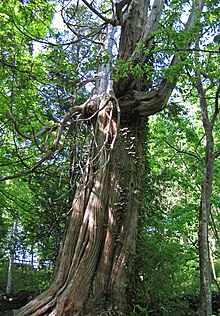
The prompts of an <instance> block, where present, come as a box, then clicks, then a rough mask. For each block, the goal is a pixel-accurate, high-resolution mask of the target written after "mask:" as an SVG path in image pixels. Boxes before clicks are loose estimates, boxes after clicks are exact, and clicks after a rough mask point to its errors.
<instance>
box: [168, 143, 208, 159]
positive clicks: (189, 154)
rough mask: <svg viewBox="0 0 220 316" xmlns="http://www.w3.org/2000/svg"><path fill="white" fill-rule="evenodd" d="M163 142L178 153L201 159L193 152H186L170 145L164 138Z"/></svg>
mask: <svg viewBox="0 0 220 316" xmlns="http://www.w3.org/2000/svg"><path fill="white" fill-rule="evenodd" d="M164 142H165V143H166V144H167V145H168V146H169V147H170V148H172V149H174V150H175V151H177V152H178V153H180V154H184V155H188V156H191V157H193V158H196V159H197V160H199V161H201V160H202V159H201V158H200V157H199V156H197V155H195V154H193V153H190V152H188V151H185V150H180V149H178V148H176V147H175V146H173V145H171V144H170V143H169V142H168V141H167V140H166V139H165V140H164Z"/></svg>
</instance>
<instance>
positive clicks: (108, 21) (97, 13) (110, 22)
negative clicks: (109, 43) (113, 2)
mask: <svg viewBox="0 0 220 316" xmlns="http://www.w3.org/2000/svg"><path fill="white" fill-rule="evenodd" d="M82 2H83V3H85V5H86V6H87V7H88V8H89V9H90V10H91V11H92V12H93V13H95V14H96V15H97V16H98V17H99V18H100V19H102V20H103V21H104V22H106V23H108V24H112V25H113V26H117V20H115V19H114V20H113V19H108V18H106V17H105V16H104V15H102V14H101V13H100V12H99V11H98V10H97V9H96V8H94V7H93V6H92V5H91V4H90V3H89V2H88V1H86V0H82Z"/></svg>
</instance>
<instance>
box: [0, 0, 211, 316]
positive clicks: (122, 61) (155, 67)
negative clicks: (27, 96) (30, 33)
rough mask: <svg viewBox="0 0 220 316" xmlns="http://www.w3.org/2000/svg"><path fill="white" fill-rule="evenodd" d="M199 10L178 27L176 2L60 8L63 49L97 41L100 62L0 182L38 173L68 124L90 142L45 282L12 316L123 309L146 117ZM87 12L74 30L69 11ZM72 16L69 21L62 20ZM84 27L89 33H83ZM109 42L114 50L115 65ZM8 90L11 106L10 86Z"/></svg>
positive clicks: (175, 73)
mask: <svg viewBox="0 0 220 316" xmlns="http://www.w3.org/2000/svg"><path fill="white" fill-rule="evenodd" d="M82 4H84V5H82ZM204 5H205V4H204V2H203V1H201V0H197V1H195V2H194V3H193V5H192V7H191V8H190V10H189V17H188V20H187V22H185V23H184V22H183V18H182V12H183V11H184V10H185V9H186V3H185V2H184V1H178V2H177V1H171V3H170V4H169V5H167V4H165V1H163V0H155V1H154V3H153V5H152V7H150V3H149V2H148V1H146V0H140V1H134V0H133V1H132V0H122V1H115V3H109V2H108V1H106V2H105V3H104V4H99V2H97V3H94V2H92V3H89V2H87V1H86V0H82V3H80V2H78V3H77V4H76V5H73V6H72V7H71V9H68V10H67V15H66V16H67V20H66V25H67V26H68V27H69V28H70V29H71V30H72V32H73V34H74V35H75V41H72V43H73V44H78V43H79V41H80V40H82V39H87V40H90V41H91V42H92V43H95V42H96V40H97V34H98V39H99V40H100V39H101V38H102V42H101V44H100V42H99V45H101V47H102V54H104V52H105V51H107V52H108V53H107V54H104V58H103V59H102V60H101V63H100V66H99V67H98V68H99V69H97V72H98V75H97V76H95V77H93V78H91V77H90V78H85V79H86V80H85V81H81V82H78V83H77V82H76V83H75V89H74V91H73V106H72V107H71V108H70V111H69V112H68V113H67V114H66V115H65V116H64V117H63V119H62V120H61V121H60V122H59V124H58V125H56V126H54V127H50V126H49V127H47V126H43V128H42V129H41V130H40V131H39V132H38V133H33V132H32V135H31V136H29V138H30V139H34V140H35V139H36V138H37V137H39V136H41V135H44V134H45V133H46V132H47V133H48V136H49V135H51V134H52V132H53V131H56V136H55V137H54V140H53V141H51V142H50V144H49V146H48V147H47V148H46V150H45V154H44V156H43V157H42V158H41V159H39V160H38V162H37V163H36V165H35V166H34V167H32V168H29V169H27V170H26V171H21V172H18V173H17V174H16V175H7V176H5V177H4V178H2V180H6V179H11V178H13V177H17V176H22V175H25V174H29V173H30V172H33V171H35V170H36V169H37V168H38V167H39V166H41V165H42V164H43V163H44V162H45V161H46V159H48V158H50V157H51V156H52V155H53V153H54V151H56V150H57V149H58V148H59V143H60V139H61V136H62V132H63V131H64V129H65V127H66V124H67V122H68V121H69V120H70V119H72V120H75V121H77V120H79V119H80V120H84V121H85V122H89V123H90V124H91V127H92V129H93V138H92V141H91V145H90V150H89V154H88V159H87V162H86V166H85V172H84V176H83V179H82V180H81V182H80V184H79V185H78V188H77V190H76V193H75V197H74V199H73V203H72V207H71V210H70V214H69V220H68V224H67V228H66V231H65V234H64V238H63V241H62V243H61V246H60V252H59V257H58V263H57V269H56V273H55V278H54V281H53V283H52V285H51V286H50V288H49V289H48V290H47V291H46V292H44V293H42V294H41V295H40V296H39V297H37V298H36V299H35V300H33V301H31V302H30V303H29V304H28V305H27V306H25V307H24V308H22V309H21V310H20V311H18V312H17V315H18V316H19V315H20V316H25V315H50V316H52V315H53V316H55V315H57V316H58V315H70V314H71V315H79V314H81V315H95V314H97V315H98V314H102V315H103V314H104V313H106V314H109V313H112V314H116V315H123V314H126V313H128V312H129V309H128V310H127V308H128V307H129V304H128V301H129V298H128V296H127V295H128V292H129V291H128V290H129V278H130V275H131V273H132V266H133V264H134V257H135V252H136V236H137V222H138V214H139V210H140V209H141V206H142V202H141V201H142V197H143V194H142V188H143V181H144V180H143V179H144V172H145V127H146V122H147V117H148V116H149V115H153V114H155V113H157V112H158V111H161V110H162V109H163V108H164V107H165V105H166V103H167V101H168V99H169V97H170V95H171V93H172V91H173V90H174V88H175V86H176V83H177V81H178V79H179V77H180V75H181V73H182V71H183V68H184V64H185V63H184V62H183V61H182V57H181V54H180V50H181V51H182V50H183V51H184V52H186V53H187V51H190V50H191V48H192V44H193V43H195V42H196V41H197V39H198V38H200V37H201V36H202V27H203V25H202V23H201V22H200V18H201V15H202V10H203V7H204ZM87 7H88V8H89V10H90V18H91V16H92V17H95V18H96V20H97V21H98V23H96V25H94V24H93V25H91V24H90V25H89V23H87V25H85V28H84V29H83V27H82V26H80V27H79V25H78V24H77V23H78V21H77V18H78V15H77V13H76V12H80V10H83V11H81V12H88V11H87V9H86V8H87ZM64 8H65V6H63V8H62V14H63V16H64V19H65V14H64ZM177 8H178V9H177ZM21 9H22V8H20V7H19V8H18V9H17V10H18V12H20V11H19V10H21ZM21 11H22V10H21ZM173 11H175V12H176V13H178V18H176V16H174V15H173V13H172V12H173ZM71 12H72V16H73V21H72V20H71V19H69V18H68V17H69V15H70V13H71ZM91 12H92V13H91ZM76 21H77V23H75V22H76ZM97 24H98V25H97ZM166 24H167V25H166ZM183 24H184V27H183V26H182V25H183ZM76 25H77V26H76ZM89 26H90V27H91V28H90V32H88V31H86V29H88V27H89ZM164 26H165V28H164ZM167 26H168V28H166V27H167ZM173 29H174V30H175V31H174V33H176V34H175V36H174V33H173V32H172V30H173ZM118 33H120V35H118ZM103 37H104V41H103ZM175 38H176V42H175ZM170 39H171V42H172V44H173V46H172V47H171V49H170V50H169V47H168V50H167V49H166V47H165V45H164V43H163V41H164V40H166V42H167V43H169V41H170ZM115 43H116V44H117V43H119V48H118V52H117V55H118V57H117V59H116V60H115V59H114V54H115V50H116V49H117V45H115ZM59 45H60V43H58V49H59V47H60V46H59ZM78 57H79V55H78ZM96 65H97V63H96ZM76 68H77V67H76ZM80 75H81V74H80V73H79V74H78V77H79V76H80ZM73 80H74V79H73ZM89 81H90V82H93V81H96V85H95V93H94V94H93V95H92V96H91V97H90V98H89V99H88V100H87V101H86V102H84V103H83V104H81V105H78V104H77V102H78V101H77V98H76V95H75V94H76V92H77V89H79V88H80V87H82V86H83V85H84V84H85V83H88V82H89ZM12 82H13V80H12ZM10 91H11V99H12V97H13V95H14V94H13V91H14V89H13V84H12V88H11V89H10ZM13 102H14V100H13ZM13 102H11V107H12V103H13ZM11 114H12V113H11ZM11 119H12V122H13V123H14V128H15V129H16V130H17V132H19V133H20V136H25V135H24V133H21V131H20V130H19V128H18V125H17V122H16V120H15V118H14V117H13V115H11ZM48 131H49V132H48Z"/></svg>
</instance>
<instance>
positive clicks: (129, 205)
mask: <svg viewBox="0 0 220 316" xmlns="http://www.w3.org/2000/svg"><path fill="white" fill-rule="evenodd" d="M104 102H105V96H103V100H101V102H100V108H102V106H103V103H104ZM109 108H110V105H109V104H108V106H107V105H106V107H105V108H104V109H102V110H101V111H100V112H99V114H98V117H97V123H96V125H95V127H94V128H95V135H94V139H93V143H92V146H91V151H90V156H89V159H88V164H87V172H86V175H85V178H84V179H83V181H82V183H81V184H80V186H79V188H78V190H77V192H76V196H75V198H74V201H73V204H72V209H71V214H70V218H69V223H68V227H67V230H66V233H65V238H64V240H63V243H62V245H61V248H60V255H59V261H58V267H57V271H56V277H55V279H54V282H53V284H52V285H51V287H50V288H49V289H48V290H47V291H46V292H45V293H43V294H41V295H40V296H39V297H37V298H36V299H35V300H34V301H32V302H30V303H29V304H28V305H27V306H25V307H24V308H23V309H21V310H20V311H19V312H18V313H17V314H16V315H17V316H21V315H22V316H25V315H35V316H37V315H50V316H52V315H53V316H55V315H56V316H58V315H63V316H64V315H70V314H71V315H75V314H76V315H78V314H77V313H79V314H80V315H96V314H97V315H98V314H99V311H102V312H103V311H106V312H107V311H112V312H113V311H114V312H115V313H116V314H115V315H117V313H118V315H119V313H124V312H125V310H126V308H127V306H126V302H127V298H126V293H127V289H128V286H129V275H130V272H131V268H132V262H133V260H134V254H135V240H136V228H137V217H138V208H139V206H140V200H141V187H142V185H141V182H142V176H143V172H144V148H145V145H144V139H145V133H144V124H143V120H142V119H141V118H140V117H139V116H136V117H133V118H132V120H128V119H123V118H122V121H121V126H120V129H119V130H118V136H117V141H116V144H115V146H114V148H111V144H112V140H113V138H114V134H115V132H116V118H115V117H114V116H112V117H111V115H112V114H113V107H112V109H109ZM102 315H103V314H102Z"/></svg>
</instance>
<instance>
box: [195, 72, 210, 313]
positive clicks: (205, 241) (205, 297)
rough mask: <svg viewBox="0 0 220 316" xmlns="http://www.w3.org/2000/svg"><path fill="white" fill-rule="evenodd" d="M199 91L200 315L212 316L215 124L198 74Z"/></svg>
mask: <svg viewBox="0 0 220 316" xmlns="http://www.w3.org/2000/svg"><path fill="white" fill-rule="evenodd" d="M197 90H198V93H199V98H200V107H201V115H202V122H203V128H204V131H205V137H206V148H205V157H204V159H203V178H202V190H201V199H200V214H199V236H198V238H199V262H200V302H199V314H200V315H201V316H212V289H211V265H210V250H209V220H210V214H211V202H210V199H211V192H212V182H213V174H214V154H213V152H214V139H213V134H212V128H213V124H214V122H213V123H211V121H210V119H209V114H208V104H207V101H206V96H205V91H204V89H203V84H202V80H201V76H200V74H199V73H197Z"/></svg>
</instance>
